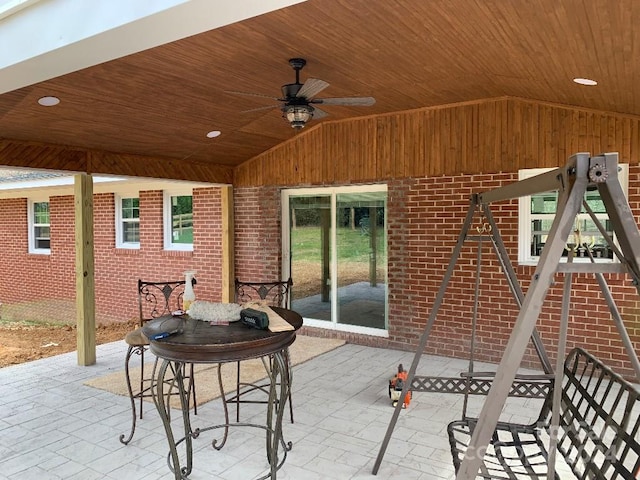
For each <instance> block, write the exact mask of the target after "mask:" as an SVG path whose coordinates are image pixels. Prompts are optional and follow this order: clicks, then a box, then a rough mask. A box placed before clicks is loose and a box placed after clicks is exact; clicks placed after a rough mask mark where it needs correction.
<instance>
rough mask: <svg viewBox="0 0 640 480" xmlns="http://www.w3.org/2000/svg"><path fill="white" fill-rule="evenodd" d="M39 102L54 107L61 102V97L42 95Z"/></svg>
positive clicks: (44, 105)
mask: <svg viewBox="0 0 640 480" xmlns="http://www.w3.org/2000/svg"><path fill="white" fill-rule="evenodd" d="M38 103H39V104H40V105H42V106H43V107H53V106H54V105H58V104H59V103H60V99H59V98H58V97H40V98H39V99H38Z"/></svg>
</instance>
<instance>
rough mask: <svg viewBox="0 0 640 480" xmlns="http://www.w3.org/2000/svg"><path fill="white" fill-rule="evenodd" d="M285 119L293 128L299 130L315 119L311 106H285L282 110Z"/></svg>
mask: <svg viewBox="0 0 640 480" xmlns="http://www.w3.org/2000/svg"><path fill="white" fill-rule="evenodd" d="M282 112H283V117H285V118H286V119H287V121H288V122H289V123H290V124H291V127H293V128H295V129H297V130H299V129H301V128H303V127H304V126H305V124H306V123H307V122H308V121H309V120H311V118H313V107H312V106H311V105H285V106H284V107H283V108H282Z"/></svg>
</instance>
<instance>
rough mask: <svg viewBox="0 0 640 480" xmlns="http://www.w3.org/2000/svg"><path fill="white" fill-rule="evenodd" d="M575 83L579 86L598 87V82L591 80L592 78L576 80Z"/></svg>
mask: <svg viewBox="0 0 640 480" xmlns="http://www.w3.org/2000/svg"><path fill="white" fill-rule="evenodd" d="M573 81H574V82H576V83H577V84H579V85H588V86H590V87H592V86H594V85H598V82H596V81H595V80H591V79H590V78H574V79H573Z"/></svg>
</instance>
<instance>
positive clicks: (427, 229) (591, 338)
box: [234, 165, 640, 375]
mask: <svg viewBox="0 0 640 480" xmlns="http://www.w3.org/2000/svg"><path fill="white" fill-rule="evenodd" d="M629 175H630V178H629V185H630V188H629V202H630V204H631V207H632V210H633V211H634V213H635V215H636V216H637V215H638V214H640V167H639V166H635V165H634V166H631V167H630V172H629ZM515 180H517V173H500V174H495V175H459V176H448V177H433V178H417V179H402V180H394V181H391V182H389V183H388V217H387V221H388V228H389V231H388V261H389V270H388V281H389V325H390V327H389V338H388V339H382V338H379V337H368V336H364V335H356V334H349V333H341V332H335V331H328V330H324V331H323V330H318V329H313V334H316V335H322V336H339V337H342V338H345V339H347V340H348V341H350V342H354V343H361V344H367V345H374V346H385V347H392V348H398V349H404V350H411V351H413V350H415V348H416V347H417V345H418V342H419V340H420V336H421V334H422V332H423V331H424V327H425V325H426V322H427V319H428V317H429V313H430V311H431V307H432V305H433V302H434V299H435V296H436V294H437V291H438V289H439V287H440V284H441V282H442V280H443V276H444V273H445V270H446V268H447V266H448V264H449V261H450V258H451V254H452V251H453V248H454V246H455V243H456V241H457V238H458V235H459V234H460V229H461V227H462V224H463V221H464V217H465V215H466V212H467V210H468V206H469V197H470V195H471V194H472V193H480V192H483V191H487V190H491V189H493V188H495V187H498V186H500V185H502V184H507V183H511V182H513V181H515ZM276 190H277V189H275V188H274V187H264V188H259V187H251V188H236V189H235V192H234V195H235V200H236V212H235V215H236V217H235V222H236V259H237V260H236V269H237V271H238V276H240V277H242V276H245V275H246V276H248V277H260V276H266V266H268V268H270V269H272V270H273V272H280V267H279V265H280V264H279V262H280V255H281V253H280V248H281V246H280V232H279V227H278V228H276V225H279V223H280V211H279V207H278V208H276V206H278V205H279V204H280V197H279V195H278V192H277V191H276ZM269 200H270V202H269ZM491 211H492V214H493V216H494V217H495V219H496V222H497V224H498V228H499V229H500V233H501V236H502V239H503V241H504V243H505V246H506V248H507V250H508V253H509V257H510V258H511V260H512V262H514V268H515V270H516V273H517V276H518V278H519V281H520V282H521V283H522V288H523V290H524V291H525V293H526V289H527V286H528V282H529V279H530V277H531V276H532V274H533V272H534V267H532V266H519V265H517V261H516V259H517V255H518V253H517V249H518V204H517V200H513V201H508V202H502V203H499V204H494V205H492V206H491ZM476 226H477V222H474V224H473V228H474V229H475V227H476ZM473 231H474V232H475V230H473ZM476 245H477V244H475V243H473V242H466V243H465V247H464V248H463V250H462V252H461V256H460V258H459V260H458V262H457V266H456V268H455V270H454V273H453V276H452V279H451V282H450V284H449V287H448V289H447V293H446V295H445V298H444V302H443V305H442V307H441V309H440V311H439V314H438V317H437V319H436V322H435V324H434V328H433V330H432V333H431V335H430V338H429V341H428V344H427V351H428V352H429V353H434V354H439V355H445V356H455V357H463V358H465V357H467V356H468V354H469V349H470V333H471V320H472V314H473V305H474V302H473V299H474V289H475V283H474V282H475V264H476V255H477V246H476ZM482 254H483V262H482V271H481V282H480V301H479V305H478V325H477V334H476V339H475V352H476V358H477V359H478V360H485V361H492V362H497V361H499V360H500V358H501V354H502V352H503V351H504V347H505V345H506V342H507V340H508V337H509V335H510V333H511V329H512V327H513V323H514V320H515V318H516V317H517V315H518V311H519V310H518V308H517V306H516V303H515V300H514V299H513V296H512V294H511V292H510V290H509V287H508V284H507V282H506V280H505V277H504V274H503V273H502V271H501V268H500V267H499V265H498V262H497V259H496V258H495V255H494V253H493V250H492V249H491V248H490V246H489V244H488V243H484V248H483V251H482ZM273 276H275V273H274V275H270V276H269V277H270V278H271V277H273ZM606 277H607V281H608V283H609V285H610V288H611V290H612V291H613V295H614V297H615V299H616V302H617V303H618V308H619V309H620V312H621V314H622V316H623V319H624V320H625V324H626V326H627V329H628V331H629V333H630V335H631V337H632V341H634V342H635V345H636V348H637V349H638V346H639V345H640V301H639V299H640V297H639V296H638V293H637V291H636V289H635V288H634V287H632V286H631V285H629V282H628V280H627V279H626V277H622V276H618V275H607V276H606ZM293 281H294V285H295V278H294V279H293ZM562 286H563V276H562V275H558V276H557V278H556V283H555V285H554V286H553V288H551V290H550V292H549V295H548V297H547V301H546V303H545V306H544V308H543V311H542V314H541V317H540V320H539V322H538V330H539V332H540V334H541V337H542V339H543V343H544V345H545V347H546V348H547V349H548V353H549V354H550V357H551V359H552V361H553V360H554V357H553V352H554V351H555V350H556V341H557V336H558V331H559V316H560V309H561V300H562ZM294 288H295V287H294ZM572 292H573V301H572V309H571V315H570V320H569V322H570V325H569V338H568V341H569V345H568V347H571V346H573V345H581V346H584V347H586V348H587V349H588V350H590V351H591V352H592V353H594V354H595V355H596V356H598V357H600V358H601V359H603V360H604V361H605V362H606V363H608V364H609V365H611V366H613V367H614V368H617V369H618V370H619V371H622V372H623V373H625V374H629V375H630V374H631V370H630V367H629V364H628V362H626V354H625V352H624V350H623V348H622V344H621V342H620V340H619V335H618V333H617V330H616V328H615V326H614V324H613V322H612V320H611V319H610V315H609V312H608V309H607V307H606V304H605V303H604V300H603V299H602V295H601V294H600V293H599V287H598V285H597V283H596V281H595V279H594V278H592V276H591V275H589V276H586V275H574V277H573V290H572ZM307 331H311V329H307ZM525 360H526V361H527V363H528V364H529V365H531V366H534V367H537V366H539V362H538V361H537V357H536V355H535V352H534V350H533V349H532V348H531V347H530V348H529V350H528V351H527V353H526V356H525Z"/></svg>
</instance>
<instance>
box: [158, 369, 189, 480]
mask: <svg viewBox="0 0 640 480" xmlns="http://www.w3.org/2000/svg"><path fill="white" fill-rule="evenodd" d="M169 367H171V368H170V369H171V371H172V373H173V379H171V380H167V379H166V376H167V370H168V369H169ZM182 367H183V365H182V363H181V362H171V361H169V360H163V361H162V364H161V365H160V368H159V369H158V372H157V376H156V381H155V382H154V383H153V385H152V388H151V392H152V395H153V401H154V403H155V405H156V408H157V409H158V413H159V414H160V418H161V420H162V425H163V426H164V431H165V433H166V435H167V441H168V442H169V455H168V456H167V463H168V465H169V469H170V470H171V471H172V472H173V473H174V475H175V478H176V480H184V479H186V478H187V475H189V474H190V473H191V469H192V466H193V445H192V440H193V439H192V431H191V421H190V418H189V399H188V397H187V392H186V391H185V388H184V381H183V376H182ZM167 386H168V390H167V392H166V393H165V387H167ZM173 388H177V389H178V393H179V396H180V407H181V409H182V420H183V423H184V438H183V439H182V440H180V442H178V443H181V442H182V441H183V440H184V442H185V449H186V454H187V465H186V467H182V468H180V459H179V457H178V450H177V448H176V441H175V437H174V436H173V430H172V428H171V414H170V411H171V391H172V390H173Z"/></svg>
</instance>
